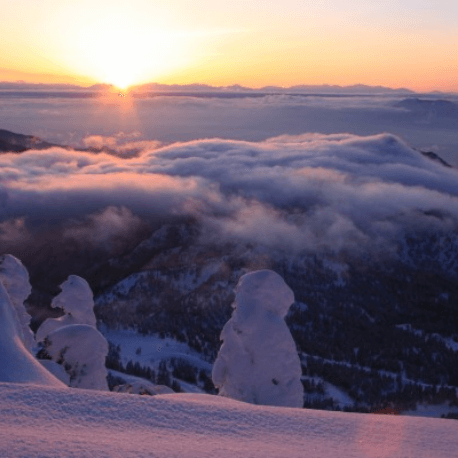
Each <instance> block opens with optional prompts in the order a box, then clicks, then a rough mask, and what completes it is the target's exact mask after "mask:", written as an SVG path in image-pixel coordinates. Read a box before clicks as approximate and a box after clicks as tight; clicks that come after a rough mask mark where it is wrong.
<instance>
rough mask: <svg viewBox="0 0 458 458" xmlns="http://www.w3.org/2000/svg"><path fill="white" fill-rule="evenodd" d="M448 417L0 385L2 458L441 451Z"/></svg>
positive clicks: (295, 456)
mask: <svg viewBox="0 0 458 458" xmlns="http://www.w3.org/2000/svg"><path fill="white" fill-rule="evenodd" d="M457 450H458V435H457V434H456V422H454V421H453V420H441V419H428V418H414V417H403V416H393V415H372V414H352V413H341V412H325V411H317V410H305V409H288V408H279V407H266V406H254V405H251V404H247V403H241V402H237V401H233V400H232V399H228V398H223V397H221V396H209V395H201V394H198V395H196V394H195V395H190V394H169V395H160V396H153V397H151V396H133V395H128V394H122V393H107V392H100V391H87V390H72V389H67V390H65V391H62V390H56V389H50V388H48V387H30V386H24V385H19V384H7V383H0V456H2V457H8V458H12V457H14V458H38V457H44V456H45V457H47V458H70V457H82V456H90V457H91V458H102V457H103V458H108V457H109V458H140V457H141V458H144V457H148V456H154V457H155V458H175V457H179V458H196V457H199V458H216V457H217V458H235V457H250V458H278V457H288V458H331V457H332V458H335V457H345V458H347V457H352V458H406V457H415V458H432V457H434V458H451V457H455V456H456V451H457Z"/></svg>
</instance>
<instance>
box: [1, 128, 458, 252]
mask: <svg viewBox="0 0 458 458" xmlns="http://www.w3.org/2000/svg"><path fill="white" fill-rule="evenodd" d="M128 140H129V141H130V140H131V139H128ZM111 146H115V144H112V145H111ZM144 147H145V148H146V149H141V148H140V150H141V152H138V151H137V154H136V155H135V156H132V157H131V156H129V155H127V157H119V156H118V155H113V154H107V153H103V152H102V153H97V154H95V153H90V152H80V151H74V150H65V149H61V148H52V149H49V150H45V151H34V150H30V151H27V152H24V153H22V154H9V153H8V154H4V155H0V243H1V245H2V250H1V251H7V250H8V248H12V247H17V246H19V245H20V246H23V247H24V246H27V245H28V244H31V243H34V241H36V240H38V238H37V234H42V233H44V232H46V233H48V234H49V233H54V234H56V237H58V238H61V239H63V240H73V241H76V242H77V243H84V244H88V245H89V246H91V247H98V248H100V249H103V250H108V251H110V250H115V249H116V248H117V247H118V246H119V244H122V240H124V239H129V237H131V236H132V234H135V233H136V232H137V231H140V230H142V228H144V227H145V225H149V226H154V225H157V224H158V223H160V222H161V221H165V220H170V219H171V218H189V217H192V218H194V219H197V220H198V221H200V222H201V224H202V228H203V234H204V238H205V240H210V241H234V242H240V241H243V242H250V243H262V244H264V245H266V246H267V247H268V248H269V249H273V250H286V251H288V252H296V253H297V252H302V251H306V252H320V251H326V252H332V253H341V252H342V251H345V252H351V253H361V252H367V251H368V250H369V251H370V250H377V251H381V252H382V251H385V252H392V253H394V251H395V248H396V241H397V240H398V238H399V236H400V235H402V234H404V233H405V232H410V231H416V232H418V231H450V230H454V229H455V228H456V227H457V222H458V172H457V170H456V169H454V168H448V167H445V166H443V165H442V164H440V163H439V162H437V161H434V160H431V159H429V158H427V157H424V156H423V155H422V154H420V153H419V152H417V151H415V150H413V149H411V148H410V147H409V146H408V145H406V144H405V143H404V142H403V141H402V140H400V139H399V138H398V137H396V136H393V135H389V134H380V135H374V136H368V137H360V136H355V135H350V134H338V135H337V134H332V135H322V134H303V135H298V136H289V135H283V136H280V137H275V138H270V139H268V140H265V141H261V142H247V141H231V140H221V139H211V140H199V141H191V142H183V143H174V144H171V145H167V146H162V147H161V146H159V145H156V144H154V145H149V144H145V145H144Z"/></svg>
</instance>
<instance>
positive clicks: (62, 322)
mask: <svg viewBox="0 0 458 458" xmlns="http://www.w3.org/2000/svg"><path fill="white" fill-rule="evenodd" d="M60 288H61V290H62V291H61V293H60V294H58V295H57V296H56V297H55V298H54V299H53V300H52V302H51V307H53V308H61V309H62V310H63V311H64V312H65V315H63V316H61V317H59V318H48V319H47V320H45V321H44V322H43V323H42V324H41V326H40V327H39V328H38V330H37V335H36V339H37V342H42V341H44V339H45V338H46V336H47V335H49V334H50V333H51V332H53V331H55V330H57V329H59V328H62V327H64V326H69V325H72V324H87V325H89V326H93V327H95V325H96V318H95V315H94V296H93V294H92V290H91V287H90V286H89V284H88V283H87V281H86V280H85V279H84V278H81V277H79V276H78V275H70V276H69V277H68V279H67V280H66V281H65V282H64V283H62V285H60Z"/></svg>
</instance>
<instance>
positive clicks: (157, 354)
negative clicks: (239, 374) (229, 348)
mask: <svg viewBox="0 0 458 458" xmlns="http://www.w3.org/2000/svg"><path fill="white" fill-rule="evenodd" d="M100 332H101V333H102V334H103V335H104V336H105V337H106V339H107V340H109V341H110V342H111V343H113V344H114V345H119V346H120V348H121V352H120V359H121V362H122V363H123V365H124V366H125V365H126V364H127V363H128V362H129V361H132V362H134V363H135V362H138V363H139V364H140V365H141V366H145V367H150V368H151V369H155V370H156V369H157V367H158V366H159V363H160V362H161V361H162V360H167V359H170V358H180V359H184V360H186V361H188V362H189V363H190V364H192V365H193V366H195V367H197V368H198V369H204V370H208V371H210V370H211V368H212V365H211V364H210V363H208V362H207V361H204V360H203V359H202V355H201V354H200V353H198V352H197V351H195V350H193V349H192V348H190V347H189V345H188V344H186V343H183V342H178V341H176V340H174V339H172V338H169V337H165V338H164V339H161V338H160V337H159V336H158V335H157V334H153V335H141V334H138V333H137V332H135V331H133V330H127V329H125V330H112V329H107V328H106V327H104V326H102V327H101V328H100ZM139 348H140V353H139V354H138V353H137V350H138V349H139ZM180 385H181V382H180Z"/></svg>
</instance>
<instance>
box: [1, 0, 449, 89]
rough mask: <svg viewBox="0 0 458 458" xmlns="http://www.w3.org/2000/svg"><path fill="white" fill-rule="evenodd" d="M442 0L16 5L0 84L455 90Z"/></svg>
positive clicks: (96, 0)
mask: <svg viewBox="0 0 458 458" xmlns="http://www.w3.org/2000/svg"><path fill="white" fill-rule="evenodd" d="M444 2H445V0H437V5H436V4H435V5H434V6H431V7H430V8H429V9H428V10H426V9H425V10H423V11H422V10H421V8H418V10H415V9H413V6H409V5H408V4H407V3H406V4H403V2H399V3H397V4H396V5H393V4H391V2H388V3H389V4H388V3H387V4H386V5H380V3H379V2H376V1H375V0H367V1H362V0H349V2H344V1H343V0H336V2H335V4H333V6H332V7H331V6H329V5H327V6H326V5H322V4H319V5H306V4H305V3H304V2H301V1H299V0H285V2H284V4H282V5H281V7H280V5H276V4H274V3H272V4H271V3H269V4H264V3H263V4H261V3H260V2H259V1H257V0H246V1H241V0H234V2H233V4H232V5H231V6H230V7H229V6H228V5H227V4H226V3H224V2H222V1H220V0H214V1H210V0H201V1H200V2H198V4H195V5H193V6H192V7H191V6H190V4H189V2H187V1H186V0H174V1H173V2H168V3H166V2H165V1H162V0H158V2H154V4H152V3H151V2H148V1H146V0H131V1H130V2H127V1H124V0H110V1H108V0H80V1H79V2H76V3H75V2H70V1H69V0H43V1H42V2H34V1H32V0H23V1H21V2H19V3H18V5H17V6H12V7H11V8H10V9H7V12H6V13H5V14H4V15H3V17H2V18H0V42H1V43H2V48H3V49H2V53H1V54H0V81H18V80H23V81H26V82H35V83H70V84H79V85H82V86H88V85H90V84H94V83H109V84H113V85H115V86H117V87H119V88H121V89H123V90H124V89H126V88H127V87H129V86H131V85H138V84H143V83H147V82H158V83H164V84H194V83H201V84H210V85H214V86H228V85H232V84H240V85H243V86H248V87H253V88H259V87H262V86H268V85H274V86H282V87H288V86H293V85H298V84H316V85H319V84H331V85H332V84H335V85H341V86H346V85H353V84H367V85H382V86H388V87H407V88H410V89H414V90H418V91H430V90H443V91H457V92H458V57H457V56H458V49H457V46H456V43H457V42H458V24H456V23H455V22H456V21H455V20H454V19H453V18H454V17H458V7H455V6H446V5H445V3H444ZM447 8H448V9H447ZM455 10H456V11H455ZM447 11H448V12H447ZM455 13H457V14H456V15H454V14H455ZM233 24H237V27H236V28H234V26H233ZM18 31H21V33H18Z"/></svg>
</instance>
